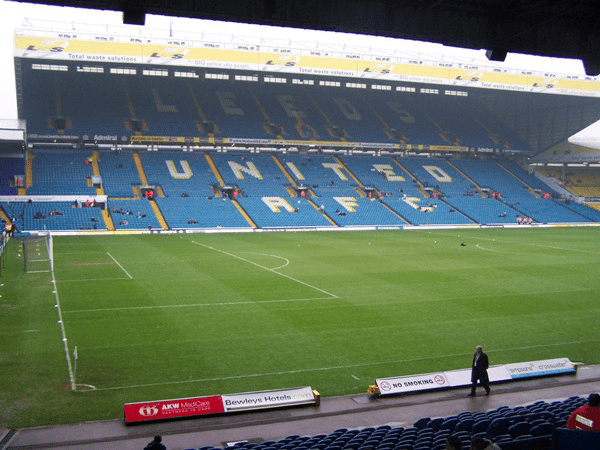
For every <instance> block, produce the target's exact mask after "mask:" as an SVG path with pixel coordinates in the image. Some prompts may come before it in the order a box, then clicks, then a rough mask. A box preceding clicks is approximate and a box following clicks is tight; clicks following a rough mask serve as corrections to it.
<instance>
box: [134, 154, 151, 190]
mask: <svg viewBox="0 0 600 450" xmlns="http://www.w3.org/2000/svg"><path fill="white" fill-rule="evenodd" d="M133 160H134V162H135V167H137V171H138V175H139V177H140V182H141V183H142V186H148V178H146V172H144V166H142V160H141V159H140V155H139V154H138V152H133Z"/></svg>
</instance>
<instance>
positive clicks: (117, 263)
mask: <svg viewBox="0 0 600 450" xmlns="http://www.w3.org/2000/svg"><path fill="white" fill-rule="evenodd" d="M106 254H107V255H108V256H110V259H112V260H113V261H114V262H115V264H116V265H117V266H119V267H120V268H121V270H122V271H123V272H124V273H125V275H127V276H128V277H129V279H130V280H133V277H132V276H131V275H129V272H127V271H126V270H125V269H124V268H123V266H122V265H121V264H119V261H117V260H116V259H115V258H113V255H111V254H110V253H108V252H106Z"/></svg>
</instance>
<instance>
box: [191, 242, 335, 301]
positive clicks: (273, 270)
mask: <svg viewBox="0 0 600 450" xmlns="http://www.w3.org/2000/svg"><path fill="white" fill-rule="evenodd" d="M190 242H192V243H193V244H196V245H200V246H201V247H205V248H208V249H210V250H214V251H216V252H219V253H223V254H224V255H227V256H231V257H232V258H237V259H239V260H240V261H244V262H247V263H248V264H252V265H254V266H256V267H260V268H261V269H264V270H268V271H269V272H272V273H275V274H277V275H279V276H282V277H285V278H287V279H289V280H292V281H295V282H296V283H300V284H303V285H304V286H308V287H309V288H311V289H315V290H317V291H319V292H322V293H323V294H327V295H329V296H331V297H332V298H338V296H337V295H334V294H332V293H330V292H327V291H325V290H323V289H321V288H318V287H316V286H313V285H311V284H308V283H305V282H304V281H300V280H298V279H296V278H293V277H290V276H289V275H286V274H283V273H279V272H275V269H269V268H268V267H265V266H261V265H260V264H257V263H255V262H253V261H250V260H248V259H245V258H242V257H241V256H237V255H234V254H233V253H229V252H226V251H224V250H220V249H218V248H214V247H211V246H209V245H204V244H201V243H199V242H196V241H190Z"/></svg>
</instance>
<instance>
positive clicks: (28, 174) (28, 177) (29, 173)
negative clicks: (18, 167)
mask: <svg viewBox="0 0 600 450" xmlns="http://www.w3.org/2000/svg"><path fill="white" fill-rule="evenodd" d="M33 158H35V155H32V154H31V152H29V154H28V155H27V163H26V165H25V187H26V188H30V187H31V186H33ZM19 195H25V194H21V193H20V192H19Z"/></svg>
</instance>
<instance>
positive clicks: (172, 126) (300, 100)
mask: <svg viewBox="0 0 600 450" xmlns="http://www.w3.org/2000/svg"><path fill="white" fill-rule="evenodd" d="M98 66H102V64H98ZM65 67H66V68H67V70H65V71H53V72H52V73H51V74H48V73H45V71H40V70H34V69H33V68H32V64H29V63H28V64H24V65H23V67H22V71H23V74H24V76H23V83H24V87H23V109H24V117H27V120H28V131H29V133H30V135H32V136H33V135H39V136H44V135H46V136H48V135H66V136H79V137H83V136H88V137H89V138H90V140H92V139H93V137H94V136H96V135H110V136H116V137H118V138H120V137H121V136H135V135H140V134H142V135H151V136H199V137H201V138H208V137H216V138H242V139H289V140H305V141H327V142H345V141H346V142H366V143H396V144H412V145H417V144H425V145H444V146H446V145H461V146H471V147H495V148H502V147H504V146H506V145H508V144H507V143H510V145H509V146H510V148H513V149H514V148H517V149H523V150H526V149H527V147H526V145H525V144H523V143H522V142H520V141H519V139H518V137H517V136H516V134H515V133H514V132H511V131H510V130H509V127H508V126H507V125H506V124H504V123H502V120H501V118H499V117H497V116H496V115H495V113H494V112H493V111H491V110H490V105H489V102H486V101H485V100H482V99H481V98H480V97H481V95H482V94H481V93H480V92H478V91H475V90H471V89H469V88H463V89H464V90H463V89H461V91H463V93H467V91H468V94H469V95H460V96H457V95H448V93H452V92H454V93H455V91H448V87H447V86H434V85H427V86H422V87H415V88H413V90H414V91H413V92H410V91H402V90H400V91H399V90H395V89H394V88H393V86H392V85H394V84H395V83H387V82H384V81H379V80H373V81H368V82H361V83H357V80H356V79H345V80H339V81H336V82H335V83H338V84H339V85H327V84H322V83H321V82H320V80H318V79H317V80H316V82H314V83H312V84H303V83H293V82H292V79H294V78H295V76H294V77H291V76H287V75H285V74H283V75H281V77H278V78H279V79H280V80H285V82H284V83H269V82H265V81H264V80H265V78H267V77H269V76H268V75H265V76H256V74H246V73H243V72H239V71H229V72H228V71H222V70H219V76H217V77H215V76H210V75H215V74H214V73H213V71H211V70H210V69H206V70H198V75H199V76H198V77H196V78H183V77H176V76H173V72H175V71H176V70H170V71H169V73H168V76H166V77H165V76H148V75H144V74H143V72H142V70H141V69H139V68H138V69H137V70H136V71H135V73H132V74H131V73H130V74H115V73H110V68H109V67H108V66H106V67H103V70H104V71H105V73H92V72H80V71H78V70H77V65H71V64H66V65H65ZM129 70H131V69H129ZM207 74H210V75H209V76H207ZM49 75H51V76H49ZM240 77H241V78H240ZM242 78H244V79H242ZM249 78H251V79H255V80H256V81H248V79H249ZM317 78H318V77H317ZM313 81H315V80H313ZM335 83H334V84H335ZM347 84H351V85H353V86H355V87H356V85H357V84H359V85H361V86H363V88H361V89H356V88H351V87H348V86H347ZM373 85H376V86H381V87H386V89H374V88H372V86H373ZM90 86H93V87H94V88H93V89H90ZM388 87H389V89H387V88H388ZM506 95H510V94H506ZM556 101H558V100H556Z"/></svg>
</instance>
